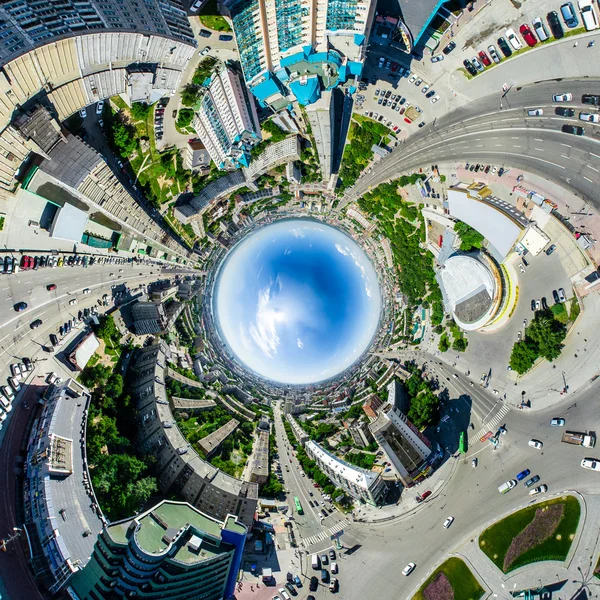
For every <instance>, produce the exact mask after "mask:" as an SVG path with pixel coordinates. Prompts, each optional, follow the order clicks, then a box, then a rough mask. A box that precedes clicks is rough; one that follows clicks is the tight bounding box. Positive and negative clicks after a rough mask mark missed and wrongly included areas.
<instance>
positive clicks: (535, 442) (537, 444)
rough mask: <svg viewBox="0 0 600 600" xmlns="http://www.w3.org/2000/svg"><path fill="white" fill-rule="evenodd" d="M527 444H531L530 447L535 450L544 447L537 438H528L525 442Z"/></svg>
mask: <svg viewBox="0 0 600 600" xmlns="http://www.w3.org/2000/svg"><path fill="white" fill-rule="evenodd" d="M527 445H529V446H531V447H532V448H535V449H536V450H541V449H542V448H543V447H544V444H543V443H542V442H540V441H539V440H529V441H528V442H527Z"/></svg>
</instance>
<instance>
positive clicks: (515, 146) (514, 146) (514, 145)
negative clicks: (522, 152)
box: [513, 144, 521, 148]
mask: <svg viewBox="0 0 600 600" xmlns="http://www.w3.org/2000/svg"><path fill="white" fill-rule="evenodd" d="M520 147H521V146H517V145H516V144H513V148H520Z"/></svg>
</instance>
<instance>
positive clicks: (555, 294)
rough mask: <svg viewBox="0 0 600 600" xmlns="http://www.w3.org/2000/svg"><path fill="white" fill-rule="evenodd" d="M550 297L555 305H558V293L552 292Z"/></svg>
mask: <svg viewBox="0 0 600 600" xmlns="http://www.w3.org/2000/svg"><path fill="white" fill-rule="evenodd" d="M552 297H553V298H554V303H555V304H560V298H559V297H558V292H557V291H556V290H552Z"/></svg>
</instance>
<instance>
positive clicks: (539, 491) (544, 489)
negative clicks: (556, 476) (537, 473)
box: [529, 483, 548, 496]
mask: <svg viewBox="0 0 600 600" xmlns="http://www.w3.org/2000/svg"><path fill="white" fill-rule="evenodd" d="M547 491H548V486H547V485H546V484H545V483H544V484H542V485H540V486H539V487H536V488H533V489H532V490H530V491H529V495H530V496H537V495H538V494H543V493H544V492H547Z"/></svg>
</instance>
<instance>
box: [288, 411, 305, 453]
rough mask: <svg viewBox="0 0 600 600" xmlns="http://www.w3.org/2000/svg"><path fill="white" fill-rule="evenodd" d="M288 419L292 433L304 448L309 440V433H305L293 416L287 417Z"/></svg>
mask: <svg viewBox="0 0 600 600" xmlns="http://www.w3.org/2000/svg"><path fill="white" fill-rule="evenodd" d="M286 418H287V420H288V423H289V424H290V427H291V428H292V433H293V434H294V437H295V438H296V439H297V440H298V443H299V444H300V445H301V446H304V445H305V444H306V442H308V440H309V438H308V433H306V431H304V429H302V427H300V425H299V424H298V422H297V421H296V419H294V417H292V415H287V416H286Z"/></svg>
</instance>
